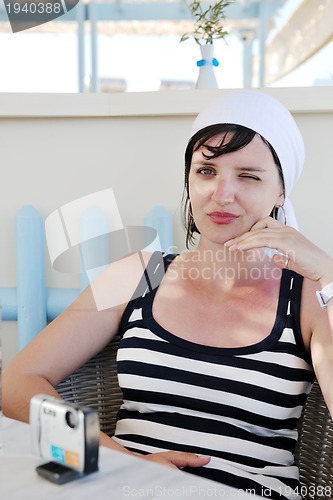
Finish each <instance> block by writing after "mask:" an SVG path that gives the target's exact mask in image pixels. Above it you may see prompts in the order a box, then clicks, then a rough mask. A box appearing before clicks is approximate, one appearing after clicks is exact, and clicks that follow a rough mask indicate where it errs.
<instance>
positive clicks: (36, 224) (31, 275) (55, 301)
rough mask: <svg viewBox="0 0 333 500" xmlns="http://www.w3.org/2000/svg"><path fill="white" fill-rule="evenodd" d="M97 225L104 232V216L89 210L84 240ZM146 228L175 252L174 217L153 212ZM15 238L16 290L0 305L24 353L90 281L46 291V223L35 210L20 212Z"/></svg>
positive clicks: (3, 295)
mask: <svg viewBox="0 0 333 500" xmlns="http://www.w3.org/2000/svg"><path fill="white" fill-rule="evenodd" d="M96 224H99V225H100V227H102V228H103V226H104V225H105V224H106V220H105V215H104V214H103V213H101V212H100V211H99V209H98V208H96V209H95V208H92V209H91V210H90V209H89V211H88V213H87V214H85V217H84V219H83V226H82V234H83V236H84V238H86V239H87V238H89V235H90V234H92V233H91V231H93V228H96ZM144 225H145V226H150V227H153V228H154V229H155V230H156V231H157V233H158V237H159V240H160V247H161V249H162V250H163V251H170V249H172V248H173V236H172V217H171V215H170V213H169V212H168V211H167V210H166V208H165V207H163V206H161V205H158V206H156V207H154V208H152V209H151V210H150V211H149V212H148V213H147V214H146V216H145V217H144ZM15 238H16V288H9V287H7V288H0V300H1V302H0V303H1V304H2V318H3V320H5V321H17V322H18V348H19V349H22V348H23V347H24V346H25V345H26V344H28V343H29V342H30V341H31V340H32V339H33V338H34V337H35V336H36V335H37V333H38V332H40V330H42V329H43V328H44V327H45V326H46V324H47V323H48V322H49V321H52V320H53V319H54V318H56V317H57V316H58V315H59V314H60V313H61V312H62V311H64V310H65V309H66V307H68V306H69V305H70V304H71V303H72V302H73V300H75V298H76V297H77V296H78V294H79V293H80V291H81V290H82V289H84V288H85V287H86V286H87V284H88V278H87V277H86V276H85V273H82V274H81V279H80V288H79V289H76V288H47V287H46V279H45V251H44V248H45V233H44V221H43V218H42V216H41V215H40V213H39V212H38V211H37V210H36V209H35V208H34V207H33V206H31V205H27V206H24V207H23V208H22V209H21V210H20V211H19V212H18V214H17V216H16V219H15ZM105 251H107V249H106V250H105ZM46 258H48V257H46Z"/></svg>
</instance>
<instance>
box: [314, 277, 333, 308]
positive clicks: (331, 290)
mask: <svg viewBox="0 0 333 500" xmlns="http://www.w3.org/2000/svg"><path fill="white" fill-rule="evenodd" d="M316 295H317V299H318V301H319V304H320V307H327V302H328V301H329V300H330V299H332V298H333V282H332V283H329V284H328V285H326V286H324V288H323V289H322V290H317V291H316Z"/></svg>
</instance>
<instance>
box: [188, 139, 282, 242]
mask: <svg viewBox="0 0 333 500" xmlns="http://www.w3.org/2000/svg"><path fill="white" fill-rule="evenodd" d="M223 135H224V134H219V135H216V136H214V137H212V138H211V139H210V140H208V141H207V145H209V146H213V147H214V146H217V145H218V144H219V143H220V141H221V139H222V138H223ZM228 135H229V134H227V136H226V141H227V140H228ZM203 153H206V154H207V155H208V156H211V152H210V151H208V150H207V149H206V148H205V147H204V146H202V147H201V148H200V149H198V150H197V151H195V152H194V153H193V156H192V163H191V168H190V173H189V196H190V200H191V205H192V213H193V217H194V221H195V223H196V226H197V228H198V230H199V232H200V234H201V239H202V238H206V239H208V240H209V241H212V242H215V243H221V244H222V243H224V242H225V241H227V240H229V239H231V238H234V237H236V236H238V235H240V234H243V233H245V232H246V231H249V230H250V229H251V227H252V226H253V224H255V223H256V222H257V221H258V220H260V219H262V218H264V217H266V216H268V215H269V214H270V213H271V211H272V209H273V208H274V206H278V205H281V204H282V203H283V200H284V196H283V188H282V184H281V180H280V178H279V173H278V169H277V166H276V165H275V163H274V159H273V156H272V153H271V152H270V150H269V148H268V146H267V145H266V144H265V143H264V142H263V140H262V139H261V138H260V137H259V136H258V135H255V136H254V138H253V140H252V141H251V142H250V143H249V144H248V145H247V146H245V147H244V148H242V149H239V150H238V151H234V152H232V153H225V154H222V155H220V156H218V157H217V158H212V159H206V158H205V157H204V156H203Z"/></svg>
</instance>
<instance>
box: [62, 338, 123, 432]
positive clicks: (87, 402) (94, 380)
mask: <svg viewBox="0 0 333 500" xmlns="http://www.w3.org/2000/svg"><path fill="white" fill-rule="evenodd" d="M118 344H119V337H116V338H115V339H114V340H112V342H110V343H109V344H108V345H107V346H106V347H105V348H104V349H103V350H102V351H101V352H100V353H98V354H97V355H96V356H94V357H93V358H91V359H90V360H89V361H88V362H87V363H86V364H85V365H83V366H82V367H81V368H79V369H78V370H77V371H76V372H75V373H73V374H72V375H70V376H69V377H68V378H67V379H66V380H64V381H62V382H60V384H59V385H58V386H57V387H56V389H57V391H58V392H59V394H60V396H61V397H62V398H63V399H65V400H67V401H70V402H71V403H79V404H81V405H84V406H89V407H91V408H95V410H96V411H97V413H98V417H99V422H100V428H101V430H102V431H104V432H105V433H106V434H108V435H109V436H112V435H113V434H114V429H115V425H116V418H117V413H118V410H119V407H120V405H121V403H122V393H121V390H120V388H119V385H118V378H117V368H116V354H117V348H118Z"/></svg>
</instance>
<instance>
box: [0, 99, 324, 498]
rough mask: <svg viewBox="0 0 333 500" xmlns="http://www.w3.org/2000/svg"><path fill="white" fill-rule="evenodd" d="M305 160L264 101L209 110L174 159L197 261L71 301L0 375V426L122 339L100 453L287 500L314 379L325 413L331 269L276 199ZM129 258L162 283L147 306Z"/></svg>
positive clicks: (118, 271)
mask: <svg viewBox="0 0 333 500" xmlns="http://www.w3.org/2000/svg"><path fill="white" fill-rule="evenodd" d="M303 159H304V151H303V141H302V138H301V135H300V132H299V130H298V128H297V126H296V124H295V122H294V120H293V119H292V117H291V115H290V113H289V112H288V111H287V110H286V109H285V108H284V107H283V106H282V105H281V104H280V103H278V102H277V101H275V100H274V99H272V98H271V97H269V96H267V95H265V94H262V93H259V92H254V91H236V92H227V93H225V94H223V95H222V96H220V97H219V98H218V99H217V101H215V102H214V103H212V105H211V106H208V107H207V109H206V110H204V111H203V112H202V113H200V114H199V116H198V118H197V119H196V121H195V123H194V126H193V130H192V138H191V139H190V141H189V144H188V147H187V150H186V153H185V163H186V168H185V193H184V194H185V215H186V222H187V242H188V244H190V243H191V242H193V241H194V239H196V238H198V241H197V244H196V247H195V248H194V249H193V250H191V251H189V252H183V253H182V254H180V255H168V256H164V258H163V259H161V255H160V254H158V253H156V254H153V256H150V255H147V254H142V255H141V256H140V258H139V259H138V256H137V255H136V254H135V255H132V256H131V257H128V258H127V259H126V267H125V265H124V262H123V261H119V262H117V263H115V264H112V265H110V266H109V268H108V270H107V271H106V273H104V274H103V275H102V276H101V277H99V278H98V279H97V281H96V283H94V294H93V293H92V289H91V288H88V289H87V290H86V291H85V292H83V294H82V295H81V296H80V297H79V298H78V299H77V300H76V301H75V302H74V304H72V306H71V307H69V309H68V310H66V311H65V312H64V313H63V314H61V315H60V316H59V317H58V318H57V319H56V320H54V321H53V322H52V323H51V324H50V325H49V326H48V327H47V328H46V329H45V330H44V331H43V332H41V333H40V335H39V336H38V337H37V338H36V339H35V340H34V341H33V342H31V343H30V344H29V345H28V346H27V347H26V348H25V349H24V350H23V351H22V352H20V353H19V354H18V355H17V356H16V357H15V359H14V360H13V361H12V362H11V364H10V365H9V366H8V368H7V369H6V371H5V373H4V395H3V403H4V412H5V413H6V414H7V415H8V416H11V417H13V418H17V419H23V420H28V412H29V401H30V398H31V397H32V395H34V394H36V393H48V394H53V395H55V394H56V393H55V390H54V389H53V387H55V386H56V385H57V384H58V383H59V382H60V381H61V380H62V379H63V378H64V377H66V376H67V375H68V374H70V373H71V372H73V371H74V370H75V369H76V368H78V367H79V366H80V365H82V364H83V363H84V362H85V361H86V360H88V359H89V358H90V357H91V356H92V355H93V354H95V353H97V352H98V351H100V350H101V349H102V348H103V347H104V346H105V345H106V344H107V343H108V342H109V340H110V339H111V338H112V337H113V335H115V334H116V332H118V331H120V332H121V333H122V336H123V338H122V341H121V344H120V347H119V351H118V373H119V382H120V386H121V388H122V390H123V394H124V403H123V405H122V407H121V410H120V412H119V415H118V422H117V428H116V432H115V436H114V437H113V438H109V437H108V436H105V435H103V436H102V441H101V442H102V444H104V445H106V446H110V447H114V448H116V449H119V450H121V451H124V452H127V453H137V454H140V455H142V456H143V458H145V459H146V460H152V461H155V462H159V463H162V464H165V465H168V466H172V467H179V468H185V470H187V471H189V472H192V473H195V474H199V475H202V476H204V477H208V478H211V479H214V480H216V481H220V482H222V483H225V484H228V485H230V486H234V487H236V488H241V489H244V490H251V491H255V492H256V493H257V494H258V495H262V496H265V497H267V496H270V497H271V498H281V497H282V498H283V497H284V498H289V499H290V498H299V495H298V471H297V467H296V466H295V465H294V463H293V460H294V459H293V452H294V448H295V442H296V438H297V433H296V430H295V428H296V425H297V421H298V418H299V417H300V414H301V411H302V406H303V404H304V402H305V399H306V395H307V394H308V392H309V391H310V388H311V384H312V382H313V380H314V374H315V375H316V376H317V378H318V381H319V383H320V385H321V388H322V391H323V394H324V397H325V399H326V402H327V405H328V407H329V408H330V411H331V413H332V411H333V391H332V389H330V387H329V385H330V384H329V381H330V380H331V378H332V372H333V368H332V367H333V363H332V361H333V343H332V339H333V332H332V326H333V316H332V315H333V300H332V301H330V300H329V299H330V298H331V296H333V292H332V291H331V290H330V289H329V288H330V287H328V291H327V289H326V291H327V299H326V300H327V309H322V308H321V307H320V306H319V304H318V301H317V297H316V291H317V290H319V289H321V288H323V287H326V286H327V285H330V284H331V283H332V282H333V260H332V258H330V257H329V256H328V255H326V254H325V253H324V252H323V251H321V250H320V249H319V248H317V247H316V246H315V245H313V244H312V243H311V242H309V241H308V240H307V239H306V238H304V236H302V235H301V234H300V233H299V232H298V231H297V230H296V229H295V228H294V227H291V226H292V225H295V218H294V214H293V210H292V206H291V204H290V202H289V200H288V195H289V193H290V191H291V189H292V187H293V185H294V183H295V181H296V180H297V178H298V176H299V174H300V171H301V168H302V165H303ZM283 213H285V217H286V220H285V217H284V216H282V215H281V214H283ZM277 218H281V219H282V220H277ZM290 224H291V225H290ZM140 259H143V260H144V265H145V266H147V271H146V274H145V277H146V276H149V277H151V276H153V275H154V276H160V279H159V281H158V282H157V283H156V282H155V285H154V286H151V287H150V290H148V291H147V290H146V278H145V279H141V280H140V278H141V275H142V267H141V264H139V262H141V260H140ZM162 267H163V269H162V272H160V271H161V268H162ZM124 273H126V276H127V278H126V279H125V280H124ZM128 277H130V279H131V282H130V283H128ZM124 282H126V283H127V286H126V289H124ZM138 283H139V285H138ZM142 285H143V287H142ZM108 287H109V288H108ZM115 290H117V292H115ZM112 293H113V294H115V293H116V295H115V296H113V303H114V304H117V305H115V306H114V307H112V308H109V309H107V310H102V311H99V312H98V311H97V310H96V305H95V301H94V298H96V296H97V295H99V296H103V295H106V294H112ZM131 297H133V299H132V300H131ZM59 359H61V363H59Z"/></svg>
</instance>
